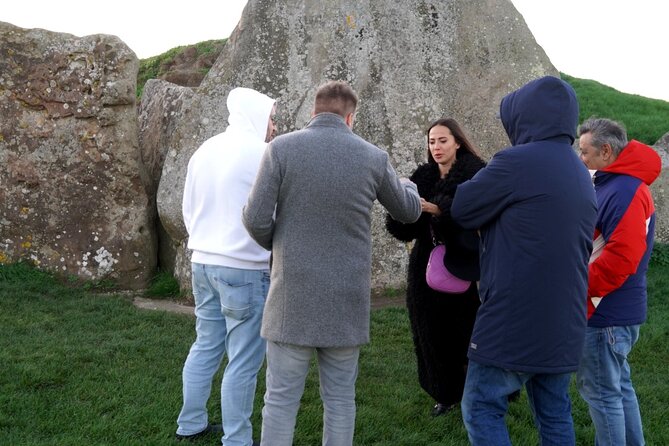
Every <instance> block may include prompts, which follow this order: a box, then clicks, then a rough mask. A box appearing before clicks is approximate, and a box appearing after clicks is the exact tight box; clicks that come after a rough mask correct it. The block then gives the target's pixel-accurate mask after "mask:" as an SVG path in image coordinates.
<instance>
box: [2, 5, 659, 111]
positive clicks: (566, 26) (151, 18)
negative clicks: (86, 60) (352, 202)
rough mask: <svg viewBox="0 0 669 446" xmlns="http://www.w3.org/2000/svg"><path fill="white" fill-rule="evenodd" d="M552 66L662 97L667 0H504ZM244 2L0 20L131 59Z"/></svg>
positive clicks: (226, 29) (200, 31)
mask: <svg viewBox="0 0 669 446" xmlns="http://www.w3.org/2000/svg"><path fill="white" fill-rule="evenodd" d="M512 2H513V4H514V5H515V6H516V8H517V9H518V11H520V13H521V14H522V15H523V17H524V18H525V21H526V22H527V24H528V26H529V28H530V30H531V31H532V33H533V34H534V37H535V39H536V40H537V42H538V43H539V44H540V45H541V46H542V47H543V48H544V50H545V51H546V54H548V57H549V58H550V59H551V62H552V63H553V65H554V66H555V67H556V68H557V69H558V70H560V71H562V72H563V73H566V74H569V75H571V76H575V77H579V78H584V79H594V80H596V81H598V82H601V83H603V84H605V85H609V86H611V87H613V88H616V89H617V90H620V91H623V92H626V93H633V94H640V95H642V96H647V97H652V98H657V99H664V100H665V101H669V55H668V53H667V52H668V51H669V37H667V36H668V35H667V33H666V32H665V29H666V26H667V21H668V20H669V1H667V0H634V1H630V0H560V1H550V2H548V1H545V0H512ZM245 4H246V0H207V1H204V0H189V1H188V2H178V3H173V2H169V1H164V0H163V1H156V0H138V1H129V0H115V1H114V2H106V3H95V2H91V1H83V0H61V1H53V0H50V1H47V0H31V1H18V0H10V1H7V2H3V5H2V7H1V8H0V21H3V22H9V23H11V24H13V25H16V26H20V27H23V28H44V29H48V30H50V31H57V32H67V33H70V34H74V35H77V36H85V35H89V34H100V33H102V34H113V35H116V36H118V37H120V38H121V40H123V41H124V42H125V43H126V44H127V45H128V46H129V47H130V48H132V49H133V50H134V51H135V53H137V56H138V57H139V58H142V59H143V58H147V57H151V56H156V55H158V54H161V53H163V52H165V51H167V50H168V49H170V48H174V47H175V46H181V45H188V44H193V43H197V42H201V41H203V40H211V39H222V38H225V37H228V36H229V35H230V33H231V32H232V30H233V29H234V27H235V25H236V24H237V22H238V20H239V17H240V16H241V13H242V10H243V9H244V5H245Z"/></svg>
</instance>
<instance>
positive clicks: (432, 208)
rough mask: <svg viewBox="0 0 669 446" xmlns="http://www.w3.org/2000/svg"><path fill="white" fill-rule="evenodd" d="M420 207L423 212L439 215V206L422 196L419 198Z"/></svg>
mask: <svg viewBox="0 0 669 446" xmlns="http://www.w3.org/2000/svg"><path fill="white" fill-rule="evenodd" d="M420 207H421V210H422V211H423V212H427V213H429V214H432V215H435V216H437V217H438V216H439V215H441V209H439V206H437V205H436V204H434V203H430V202H429V201H427V200H425V199H424V198H421V199H420Z"/></svg>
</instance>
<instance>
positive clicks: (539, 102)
mask: <svg viewBox="0 0 669 446" xmlns="http://www.w3.org/2000/svg"><path fill="white" fill-rule="evenodd" d="M500 117H501V119H502V125H504V130H506V133H507V135H509V140H510V141H511V144H513V145H518V144H526V143H529V142H533V141H542V140H546V139H556V138H557V139H560V138H569V143H570V144H572V143H573V142H574V139H575V138H576V127H577V125H578V101H577V99H576V92H574V89H573V88H571V86H570V85H569V84H568V83H566V82H564V81H563V80H561V79H558V78H556V77H552V76H546V77H542V78H539V79H535V80H533V81H531V82H528V83H527V84H525V85H524V86H522V87H521V88H519V89H518V90H516V91H514V92H512V93H509V94H508V95H506V96H504V98H503V99H502V102H501V103H500Z"/></svg>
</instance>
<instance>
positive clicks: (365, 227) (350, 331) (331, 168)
mask: <svg viewBox="0 0 669 446" xmlns="http://www.w3.org/2000/svg"><path fill="white" fill-rule="evenodd" d="M377 199H378V200H379V202H380V203H381V204H382V205H383V206H384V207H385V208H386V210H387V211H388V212H389V213H390V214H391V215H392V216H393V218H395V219H396V220H399V221H402V222H407V223H411V222H414V221H416V220H417V219H418V217H420V214H421V206H420V198H419V196H418V192H417V190H416V186H415V185H414V184H413V183H411V182H405V181H400V179H399V178H398V176H397V174H396V173H395V169H393V167H392V166H391V164H390V162H389V159H388V154H387V153H386V152H384V151H383V150H381V149H379V148H378V147H376V146H374V145H372V144H370V143H368V142H366V141H365V140H364V139H362V138H360V137H359V136H357V135H355V134H354V133H353V132H352V131H351V130H350V129H349V128H348V126H347V125H346V123H345V122H344V119H343V118H342V117H340V116H339V115H336V114H333V113H320V114H318V115H316V116H315V117H314V118H313V119H311V121H310V122H309V123H308V124H307V126H306V127H305V128H304V129H302V130H298V131H295V132H292V133H289V134H286V135H282V136H279V137H277V138H276V139H274V141H272V143H271V144H270V145H269V146H268V148H267V150H266V151H265V154H264V156H263V159H262V161H261V163H260V170H259V172H258V177H257V178H256V182H255V185H254V186H253V189H252V190H251V193H250V195H249V198H248V202H247V204H246V207H245V208H244V212H243V215H242V219H243V222H244V225H245V226H246V229H247V230H248V231H249V233H250V234H251V237H252V238H253V239H255V240H256V242H258V244H259V245H260V246H262V247H263V248H265V249H269V250H271V251H272V264H271V282H270V288H269V295H268V296H267V302H266V304H265V312H264V315H263V321H262V329H261V335H262V337H263V338H265V339H267V340H270V341H274V342H281V343H288V344H293V345H301V346H309V347H352V346H357V345H361V344H365V343H367V342H369V311H370V301H369V299H370V292H371V263H372V262H371V260H372V239H371V209H372V204H373V203H374V201H375V200H377Z"/></svg>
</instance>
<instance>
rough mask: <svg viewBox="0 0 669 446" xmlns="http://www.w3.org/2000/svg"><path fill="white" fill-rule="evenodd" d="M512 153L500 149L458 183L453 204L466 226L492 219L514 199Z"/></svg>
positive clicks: (458, 219) (457, 219) (477, 225)
mask: <svg viewBox="0 0 669 446" xmlns="http://www.w3.org/2000/svg"><path fill="white" fill-rule="evenodd" d="M515 175H516V174H515V173H514V169H513V165H512V162H511V160H510V157H509V156H508V153H506V152H505V151H502V152H498V153H497V154H495V156H494V157H493V158H492V160H491V161H490V163H488V165H487V166H486V167H484V168H483V169H481V170H479V171H478V172H477V173H476V175H474V177H473V178H472V179H471V180H469V181H465V182H464V183H462V184H460V185H458V188H457V189H456V191H455V196H454V197H453V203H452V205H451V217H452V218H453V220H454V221H455V222H456V223H458V224H459V225H460V226H462V227H463V228H465V229H479V228H481V227H483V226H485V225H486V224H488V223H490V222H491V221H493V220H494V219H496V218H497V216H499V214H501V213H502V211H504V209H505V208H507V207H508V206H509V204H510V203H511V202H512V201H513V181H514V178H515Z"/></svg>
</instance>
